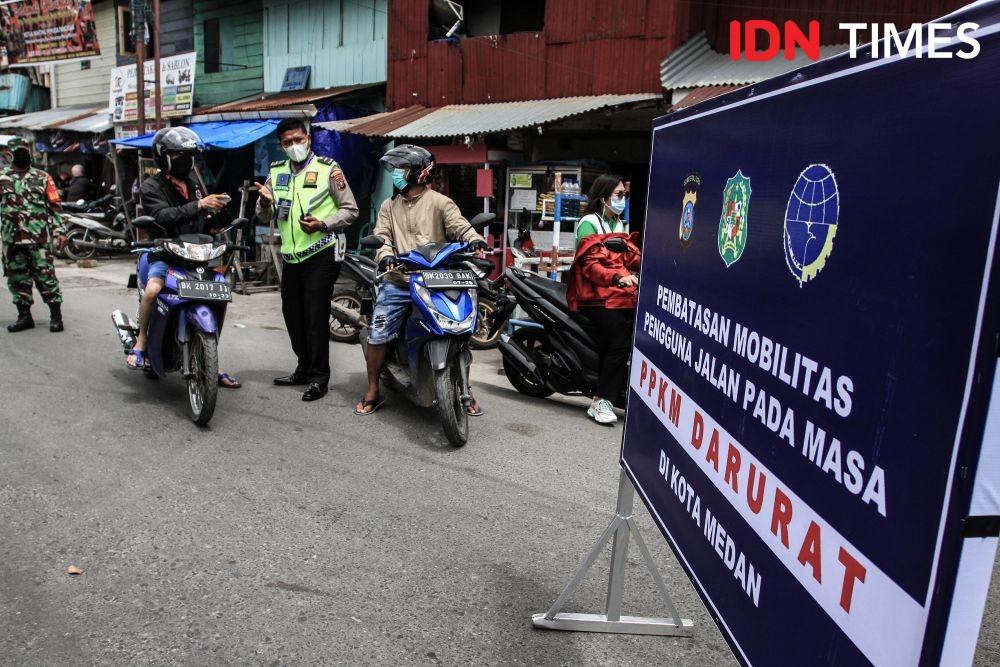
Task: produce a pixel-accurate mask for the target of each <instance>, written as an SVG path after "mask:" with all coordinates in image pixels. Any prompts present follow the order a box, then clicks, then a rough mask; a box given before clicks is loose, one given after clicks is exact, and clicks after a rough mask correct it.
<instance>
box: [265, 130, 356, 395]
mask: <svg viewBox="0 0 1000 667" xmlns="http://www.w3.org/2000/svg"><path fill="white" fill-rule="evenodd" d="M276 131H277V134H278V140H279V141H280V142H281V147H282V148H283V149H284V150H285V153H286V154H287V155H288V159H287V160H280V161H278V162H274V163H272V164H271V170H270V173H269V175H268V179H267V182H265V183H264V184H263V185H258V186H257V190H258V191H259V193H260V197H259V198H258V200H257V217H258V218H259V219H260V221H261V222H263V223H265V224H267V223H269V222H270V221H271V220H272V219H273V218H274V217H275V216H276V217H277V223H278V232H279V234H280V235H281V257H282V260H283V261H284V269H283V272H282V277H281V313H282V315H283V316H284V318H285V327H286V328H287V329H288V337H289V339H291V343H292V351H293V352H295V356H296V357H297V359H298V364H297V365H296V367H295V370H294V371H293V372H292V374H291V375H287V376H285V377H279V378H275V379H274V384H276V385H279V386H291V385H308V387H307V388H306V391H305V393H304V394H302V400H303V401H315V400H316V399H318V398H322V397H323V396H325V395H326V392H327V387H328V385H329V383H330V299H331V298H332V297H333V285H334V283H336V282H337V276H338V275H340V262H341V261H342V260H343V258H344V251H345V250H346V244H347V240H346V237H345V236H344V235H343V234H342V233H340V232H341V231H342V230H343V229H344V228H346V227H347V226H348V225H350V224H351V223H352V222H354V221H355V220H356V219H357V218H358V205H357V203H356V202H355V201H354V194H353V193H352V192H351V188H350V187H349V186H348V185H347V180H346V179H345V178H344V172H343V171H341V169H340V166H339V165H338V164H337V163H336V162H334V161H333V160H331V159H330V158H325V157H319V156H317V155H314V154H313V152H312V150H311V144H310V141H309V133H308V132H307V131H306V126H305V124H304V123H303V122H302V121H301V120H299V119H297V118H286V119H284V120H282V121H281V122H280V123H278V127H277V130H276Z"/></svg>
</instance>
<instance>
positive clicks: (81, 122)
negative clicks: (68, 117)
mask: <svg viewBox="0 0 1000 667" xmlns="http://www.w3.org/2000/svg"><path fill="white" fill-rule="evenodd" d="M112 127H114V125H112V123H111V108H110V107H105V108H103V109H101V110H99V111H97V112H96V113H93V114H91V115H89V116H85V117H84V118H80V119H77V120H74V121H71V122H69V123H64V124H62V125H59V126H58V127H54V128H49V129H55V130H69V131H70V132H83V133H85V134H86V133H90V134H99V133H101V132H107V131H108V130H110V129H111V128H112Z"/></svg>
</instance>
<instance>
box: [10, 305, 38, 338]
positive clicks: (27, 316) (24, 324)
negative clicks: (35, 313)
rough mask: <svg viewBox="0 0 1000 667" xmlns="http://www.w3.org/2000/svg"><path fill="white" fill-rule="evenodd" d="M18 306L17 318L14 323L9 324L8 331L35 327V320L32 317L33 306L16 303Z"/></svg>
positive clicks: (12, 331)
mask: <svg viewBox="0 0 1000 667" xmlns="http://www.w3.org/2000/svg"><path fill="white" fill-rule="evenodd" d="M15 305H16V306H17V319H16V320H15V321H14V324H8V325H7V331H9V332H11V333H16V332H18V331H24V330H25V329H34V328H35V320H33V319H31V306H30V305H28V304H26V303H18V304H15Z"/></svg>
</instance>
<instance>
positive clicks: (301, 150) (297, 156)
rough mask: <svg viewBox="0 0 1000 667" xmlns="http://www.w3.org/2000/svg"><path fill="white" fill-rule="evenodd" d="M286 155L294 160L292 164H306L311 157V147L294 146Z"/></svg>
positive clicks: (286, 150)
mask: <svg viewBox="0 0 1000 667" xmlns="http://www.w3.org/2000/svg"><path fill="white" fill-rule="evenodd" d="M285 154H286V155H288V157H290V158H292V162H304V161H305V159H306V158H307V157H309V147H308V146H306V145H305V144H292V145H291V146H289V147H288V148H286V149H285Z"/></svg>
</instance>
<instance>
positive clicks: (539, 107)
mask: <svg viewBox="0 0 1000 667" xmlns="http://www.w3.org/2000/svg"><path fill="white" fill-rule="evenodd" d="M661 99H663V98H662V96H661V95H658V94H650V93H637V94H634V95H590V96H586V97H563V98H557V99H551V100H531V101H527V102H500V103H497V104H452V105H448V106H444V107H436V108H429V109H428V108H425V107H420V106H414V107H409V108H408V109H402V110H400V111H394V112H389V113H384V114H375V116H367V117H366V118H356V119H354V120H351V121H332V122H329V123H317V125H318V126H319V127H324V128H326V129H332V130H336V131H338V132H350V133H352V134H364V135H367V136H380V137H412V138H414V139H432V138H436V137H456V136H461V135H465V134H490V133H495V132H507V131H509V130H516V129H518V128H522V127H533V126H535V125H545V124H546V123H551V122H553V121H557V120H562V119H563V118H568V117H570V116H576V115H578V114H582V113H587V112H588V111H596V110H598V109H607V108H611V107H618V106H625V105H629V104H642V103H648V102H654V101H657V100H661ZM404 120H405V121H406V122H405V123H404V122H402V121H404Z"/></svg>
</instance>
